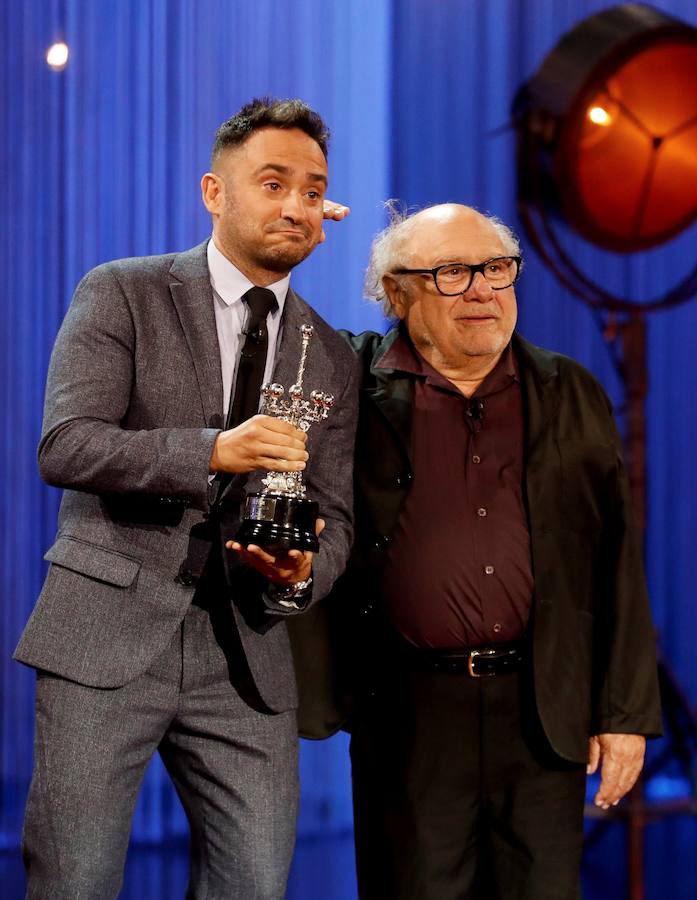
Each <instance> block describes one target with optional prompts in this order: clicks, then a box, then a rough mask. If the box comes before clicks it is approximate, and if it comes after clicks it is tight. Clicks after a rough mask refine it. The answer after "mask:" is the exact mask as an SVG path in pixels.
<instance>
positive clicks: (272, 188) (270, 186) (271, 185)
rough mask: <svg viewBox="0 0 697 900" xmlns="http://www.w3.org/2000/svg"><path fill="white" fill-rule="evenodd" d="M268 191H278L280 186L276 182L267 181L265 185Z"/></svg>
mask: <svg viewBox="0 0 697 900" xmlns="http://www.w3.org/2000/svg"><path fill="white" fill-rule="evenodd" d="M265 187H267V188H268V189H269V190H270V191H280V190H281V185H280V184H279V183H278V182H277V181H267V182H266V184H265Z"/></svg>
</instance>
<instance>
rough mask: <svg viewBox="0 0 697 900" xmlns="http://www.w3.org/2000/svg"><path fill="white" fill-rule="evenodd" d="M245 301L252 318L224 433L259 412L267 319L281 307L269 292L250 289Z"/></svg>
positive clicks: (266, 343) (267, 339)
mask: <svg viewBox="0 0 697 900" xmlns="http://www.w3.org/2000/svg"><path fill="white" fill-rule="evenodd" d="M242 299H243V300H244V301H245V303H246V304H247V306H248V307H249V315H248V317H247V326H246V328H245V330H244V336H245V337H244V343H243V344H242V349H241V351H240V361H239V365H238V366H237V379H236V381H235V395H234V397H232V398H231V399H230V404H229V406H228V412H227V420H226V422H225V430H227V429H229V428H234V427H235V426H236V425H239V424H240V423H241V422H245V421H246V420H247V419H250V418H251V417H252V416H253V415H255V414H256V412H257V410H258V409H259V394H260V392H261V385H262V382H263V380H264V369H265V368H266V351H267V349H268V346H269V335H268V331H267V328H266V317H267V316H268V314H269V313H270V312H272V311H273V310H275V309H276V308H277V306H278V303H277V302H276V296H275V294H274V293H273V291H269V290H267V289H266V288H260V287H253V288H250V289H249V290H248V291H247V293H246V294H245V295H244V296H243V297H242Z"/></svg>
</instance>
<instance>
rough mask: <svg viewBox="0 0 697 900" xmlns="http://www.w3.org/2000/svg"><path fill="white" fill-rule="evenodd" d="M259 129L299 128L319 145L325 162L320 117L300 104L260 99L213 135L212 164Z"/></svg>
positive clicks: (325, 130) (326, 137) (324, 135)
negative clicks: (224, 152) (225, 151)
mask: <svg viewBox="0 0 697 900" xmlns="http://www.w3.org/2000/svg"><path fill="white" fill-rule="evenodd" d="M260 128H299V129H300V130H301V131H304V132H305V134H307V135H309V136H310V137H311V138H312V139H313V140H314V141H317V143H318V144H319V147H320V150H321V151H322V153H323V154H324V156H325V158H326V156H327V152H328V144H329V129H328V128H327V126H326V125H325V124H324V122H323V121H322V118H321V116H320V115H319V114H318V113H316V112H315V111H314V110H313V109H310V107H309V106H308V105H307V103H303V101H302V100H297V99H292V100H275V99H274V98H273V97H260V98H257V99H256V100H252V102H251V103H247V104H246V105H245V106H243V107H242V109H241V110H240V111H239V112H238V113H236V114H235V115H234V116H233V117H232V118H231V119H228V120H227V122H223V124H222V125H221V126H220V128H219V129H218V130H217V131H216V133H215V140H214V141H213V150H212V152H211V162H212V163H214V162H215V161H216V159H218V157H219V156H220V154H221V153H222V152H223V151H224V150H227V149H228V147H239V146H240V144H244V142H245V141H246V140H247V139H248V138H249V137H250V136H251V135H252V134H253V133H254V132H255V131H258V130H259V129H260Z"/></svg>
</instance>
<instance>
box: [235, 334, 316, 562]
mask: <svg viewBox="0 0 697 900" xmlns="http://www.w3.org/2000/svg"><path fill="white" fill-rule="evenodd" d="M300 331H301V333H302V349H301V353H300V363H299V365H298V374H297V377H296V380H295V384H293V385H291V387H290V388H289V389H288V393H287V394H286V391H285V388H284V387H283V386H282V385H280V384H266V385H264V387H263V388H262V390H261V395H262V398H263V402H262V407H261V410H260V411H261V412H262V413H263V414H264V415H267V416H274V417H275V418H277V419H282V420H283V421H284V422H290V423H291V425H295V426H296V428H300V429H301V431H308V430H309V428H310V426H311V425H312V424H314V423H315V422H320V421H321V420H322V419H326V418H327V416H328V414H329V410H330V409H331V408H332V406H333V404H334V397H332V396H331V395H330V394H325V393H323V392H322V391H312V393H311V394H310V397H309V399H305V396H304V393H303V378H304V376H305V363H306V360H307V348H308V346H309V344H310V339H311V338H312V334H313V332H314V328H313V327H312V326H311V325H302V326H301V328H300ZM262 483H263V485H264V488H263V490H261V491H259V492H257V493H254V494H248V495H247V499H246V501H245V507H244V514H243V518H242V523H241V525H240V527H239V529H238V531H237V534H236V535H235V540H236V541H238V542H239V543H240V544H243V545H245V546H246V545H248V544H256V545H258V546H260V547H262V548H263V549H264V550H267V551H269V552H278V551H286V552H287V551H288V550H311V551H312V552H313V553H317V552H318V551H319V541H318V539H317V536H316V534H315V523H316V521H317V515H318V513H319V506H318V504H317V503H316V502H315V501H313V500H307V499H306V497H305V492H306V491H305V485H304V484H303V480H302V473H301V472H268V473H267V474H266V476H265V477H264V478H263V479H262Z"/></svg>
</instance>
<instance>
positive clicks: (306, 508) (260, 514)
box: [235, 492, 319, 553]
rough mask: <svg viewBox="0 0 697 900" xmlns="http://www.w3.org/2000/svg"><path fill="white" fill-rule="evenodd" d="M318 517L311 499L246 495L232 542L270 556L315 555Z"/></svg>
mask: <svg viewBox="0 0 697 900" xmlns="http://www.w3.org/2000/svg"><path fill="white" fill-rule="evenodd" d="M318 514H319V505H318V504H317V503H316V502H315V501H314V500H305V499H303V498H298V497H289V496H287V495H286V494H281V493H271V492H270V493H266V494H265V493H258V494H248V495H247V499H246V501H245V506H244V516H243V519H242V523H241V525H240V527H239V528H238V530H237V534H236V535H235V540H236V541H239V543H240V544H244V546H245V547H246V546H247V545H248V544H256V545H257V546H258V547H262V548H263V549H264V550H267V551H268V552H270V553H278V552H279V551H288V550H311V551H312V552H313V553H317V552H318V551H319V541H318V540H317V535H316V534H315V523H316V522H317V516H318Z"/></svg>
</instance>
